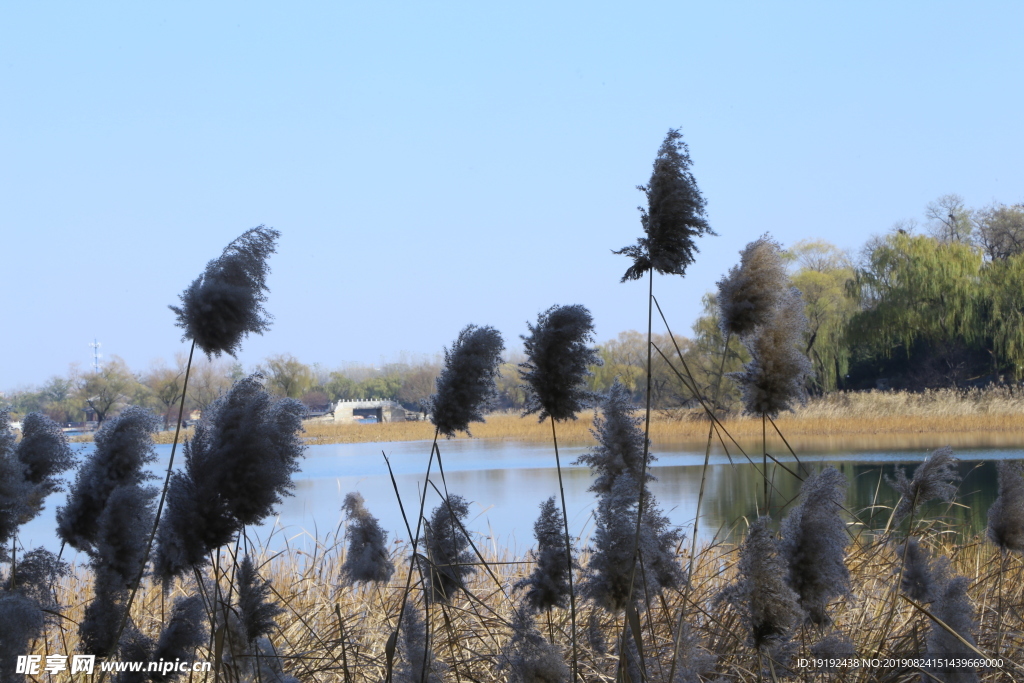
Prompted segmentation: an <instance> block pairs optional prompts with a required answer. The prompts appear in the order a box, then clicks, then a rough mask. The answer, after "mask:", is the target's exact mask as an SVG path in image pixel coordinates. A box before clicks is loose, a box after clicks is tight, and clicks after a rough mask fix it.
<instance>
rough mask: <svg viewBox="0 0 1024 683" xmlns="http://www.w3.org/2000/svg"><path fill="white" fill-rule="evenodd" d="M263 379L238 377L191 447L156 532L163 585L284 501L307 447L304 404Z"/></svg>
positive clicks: (157, 565) (174, 478) (199, 428)
mask: <svg viewBox="0 0 1024 683" xmlns="http://www.w3.org/2000/svg"><path fill="white" fill-rule="evenodd" d="M261 380H262V377H261V376H260V375H252V376H250V377H247V378H244V379H240V380H238V381H237V382H235V384H234V386H232V387H231V389H230V391H228V393H227V394H225V395H224V396H222V397H221V398H220V399H218V400H217V401H216V402H214V404H213V405H212V406H211V407H210V409H209V410H208V411H207V414H206V415H204V416H203V419H202V421H201V422H200V423H199V425H197V427H196V432H195V436H194V437H193V438H192V440H191V441H190V442H187V443H186V444H185V470H184V471H183V472H176V473H175V474H174V475H173V476H172V477H171V480H170V485H169V488H168V493H167V510H166V512H165V514H164V515H163V517H162V518H161V520H160V527H159V531H158V534H157V552H156V558H155V560H154V564H155V570H156V573H157V575H158V576H160V577H161V578H162V579H163V580H164V581H165V582H166V581H168V580H169V579H170V578H171V577H173V576H177V575H180V574H181V573H182V572H184V571H185V570H187V569H189V568H191V567H193V566H201V565H202V564H204V563H205V561H206V554H207V553H208V552H209V551H211V550H213V549H215V548H218V547H220V546H221V545H224V544H226V543H228V542H230V541H231V540H232V539H233V538H234V537H235V534H237V533H238V532H239V531H240V530H241V529H242V527H243V526H251V525H255V524H259V523H260V522H261V521H262V520H263V519H264V518H265V517H266V516H268V515H270V514H272V512H273V510H274V507H275V506H276V505H278V504H280V503H281V498H282V497H283V496H288V495H291V489H292V488H293V487H294V485H293V484H292V481H291V475H292V474H293V473H294V472H296V471H298V469H299V465H298V460H299V458H301V457H302V453H303V450H304V449H305V445H304V444H303V443H302V440H301V439H300V438H299V436H298V433H299V432H300V431H301V430H302V416H303V414H304V412H305V409H304V408H303V406H302V404H301V403H299V402H298V401H296V400H294V399H287V398H285V399H274V398H273V397H271V396H270V394H268V393H267V392H266V391H265V390H264V388H263V384H262V382H261Z"/></svg>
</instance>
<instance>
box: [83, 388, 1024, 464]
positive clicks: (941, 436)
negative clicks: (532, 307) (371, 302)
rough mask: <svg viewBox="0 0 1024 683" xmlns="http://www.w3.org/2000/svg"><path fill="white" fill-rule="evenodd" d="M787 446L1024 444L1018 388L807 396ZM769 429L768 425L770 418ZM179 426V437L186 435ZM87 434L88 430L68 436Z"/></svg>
mask: <svg viewBox="0 0 1024 683" xmlns="http://www.w3.org/2000/svg"><path fill="white" fill-rule="evenodd" d="M592 420H593V416H592V415H591V414H590V413H584V414H582V415H581V416H580V419H578V420H576V421H573V422H567V423H562V424H559V425H558V439H559V441H560V442H564V443H566V444H590V443H593V437H592V436H591V434H590V429H591V427H592V426H593V422H592ZM722 424H723V425H724V426H725V428H726V429H727V430H728V431H729V433H730V434H732V435H733V437H734V438H736V439H737V440H739V441H741V442H743V443H751V442H753V441H755V440H759V439H760V438H761V419H760V418H756V417H750V416H734V417H729V418H725V419H723V421H722ZM776 424H777V425H778V426H779V429H781V430H782V432H783V433H784V434H785V435H786V438H787V439H788V440H789V442H790V444H792V445H793V446H794V448H801V449H803V450H837V449H869V448H871V449H876V448H933V447H934V446H935V444H937V443H941V444H943V445H946V444H948V445H950V446H953V447H954V448H969V447H977V448H996V447H1010V446H1024V394H1022V393H1021V392H1019V391H1016V392H1011V390H1010V389H1009V388H1006V387H998V388H988V389H983V390H982V389H972V390H969V391H958V390H954V389H941V390H936V391H925V392H923V393H920V394H912V393H908V392H897V391H868V392H835V393H832V394H829V395H827V396H823V397H816V398H812V399H810V400H809V401H808V402H807V404H806V405H805V406H803V407H801V408H799V409H798V410H797V411H795V412H792V413H784V414H783V415H781V416H779V418H778V420H776ZM304 426H305V430H306V434H305V437H306V440H307V441H308V442H309V443H313V444H328V443H375V442H385V441H429V440H431V439H433V438H434V427H433V425H432V424H431V423H430V422H387V423H383V424H333V423H330V422H315V421H308V422H306V423H305V425H304ZM769 430H770V431H771V427H770V426H769ZM193 431H194V430H192V429H183V430H182V432H181V440H184V439H187V438H191V436H192V434H193ZM707 435H708V425H707V421H706V418H705V417H704V413H703V412H702V411H699V410H670V411H655V412H654V414H653V419H652V421H651V439H652V440H653V441H654V442H655V443H670V444H703V443H704V442H705V440H706V439H707ZM458 438H460V439H465V438H478V439H504V440H509V441H540V442H547V441H550V440H551V426H550V425H549V424H548V423H547V422H544V423H538V422H537V419H536V417H534V416H528V417H520V415H519V413H515V412H502V413H492V414H490V415H488V416H487V421H486V422H484V423H481V424H476V425H474V426H473V436H472V437H467V436H466V435H464V434H463V435H459V437H458ZM173 439H174V431H173V430H172V431H165V432H159V433H157V434H156V435H155V437H154V440H155V441H156V443H160V444H169V443H171V442H172V441H173ZM71 440H72V441H91V440H92V436H91V435H82V436H76V437H72V438H71Z"/></svg>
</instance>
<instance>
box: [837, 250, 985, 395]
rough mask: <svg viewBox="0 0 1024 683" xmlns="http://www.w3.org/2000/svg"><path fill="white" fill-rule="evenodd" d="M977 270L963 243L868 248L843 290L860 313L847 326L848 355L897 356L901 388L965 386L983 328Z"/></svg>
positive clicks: (974, 254) (978, 260) (973, 253)
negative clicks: (851, 347)
mask: <svg viewBox="0 0 1024 683" xmlns="http://www.w3.org/2000/svg"><path fill="white" fill-rule="evenodd" d="M982 264H983V257H982V252H981V249H980V248H978V247H976V246H974V245H972V244H968V243H966V242H963V241H942V240H939V239H937V238H934V237H927V236H923V235H909V234H906V233H902V232H893V233H889V234H888V235H886V236H885V237H883V238H880V239H878V240H876V241H874V242H873V243H872V244H871V245H870V249H869V251H868V253H867V254H866V258H865V263H864V265H863V266H862V267H861V268H858V269H857V272H856V275H855V277H854V279H853V280H852V281H851V285H850V293H851V294H852V295H854V296H855V297H856V298H857V300H858V302H859V304H860V308H861V310H860V312H858V313H857V314H855V315H854V316H852V317H851V318H850V322H849V325H848V339H849V341H850V343H851V344H853V345H855V346H856V347H857V348H856V349H855V351H856V352H857V353H858V354H859V355H860V356H861V357H862V359H871V358H876V359H891V358H893V356H894V354H900V355H902V356H903V358H904V361H903V363H902V365H901V368H902V369H900V370H899V372H902V374H903V375H904V376H905V377H906V378H907V379H908V381H910V382H911V384H909V385H908V386H938V385H948V384H958V383H960V382H962V381H965V380H967V379H969V378H970V377H971V376H972V372H971V370H972V367H971V366H972V364H973V363H974V361H973V360H972V358H971V353H972V351H977V350H978V349H981V348H983V347H984V346H985V334H986V328H987V327H988V326H987V325H986V324H985V322H984V320H983V318H982V314H983V312H984V308H985V306H984V299H983V297H982V294H983V291H982V288H981V274H982ZM907 361H910V363H909V365H908V363H907ZM876 367H881V365H879V364H877V363H876ZM911 367H913V368H915V369H914V372H913V373H911V372H910V369H911ZM912 374H913V375H915V376H914V377H911V375H912Z"/></svg>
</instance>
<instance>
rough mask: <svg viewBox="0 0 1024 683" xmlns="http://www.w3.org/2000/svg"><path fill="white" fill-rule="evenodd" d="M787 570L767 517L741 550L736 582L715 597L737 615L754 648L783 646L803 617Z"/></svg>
mask: <svg viewBox="0 0 1024 683" xmlns="http://www.w3.org/2000/svg"><path fill="white" fill-rule="evenodd" d="M787 569H788V567H787V566H786V561H785V558H784V557H782V555H781V553H780V552H779V548H778V544H777V543H776V541H775V539H774V538H773V537H772V534H771V532H770V531H769V530H768V520H767V518H764V517H762V518H760V519H758V520H757V521H756V522H754V523H753V524H751V525H750V529H749V531H748V532H747V538H746V539H745V540H744V541H743V545H742V546H741V547H740V561H739V575H738V577H737V579H736V581H735V582H734V583H732V584H731V585H729V586H728V587H726V588H725V589H724V590H723V591H722V592H721V593H720V594H719V596H718V600H720V601H725V602H727V603H729V604H730V605H732V606H733V608H734V609H735V610H736V611H737V612H738V613H739V615H740V618H741V620H742V622H743V624H744V627H745V628H746V631H747V635H748V639H749V642H750V644H751V645H752V646H754V647H755V648H757V649H774V648H775V647H777V646H778V645H781V644H783V643H784V641H787V640H789V636H790V632H791V630H792V629H793V627H794V626H796V625H798V624H799V623H800V621H802V620H803V618H804V611H803V609H801V607H800V596H799V595H798V594H797V593H796V591H794V590H793V589H792V588H790V587H789V585H788V584H787V583H786V578H785V577H786V575H787V573H788V572H787Z"/></svg>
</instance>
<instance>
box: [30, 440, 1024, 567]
mask: <svg viewBox="0 0 1024 683" xmlns="http://www.w3.org/2000/svg"><path fill="white" fill-rule="evenodd" d="M74 447H75V448H77V449H79V450H80V452H82V453H85V452H87V451H88V450H89V449H91V448H92V444H82V445H76V446H74ZM156 448H157V454H158V456H159V457H158V460H157V462H156V463H155V464H154V466H153V468H152V469H153V471H154V472H156V473H158V474H159V476H160V481H161V482H162V480H163V472H164V471H166V468H167V459H168V458H169V456H170V446H169V445H161V446H157V447H156ZM440 450H441V456H442V462H443V465H444V473H445V481H446V483H447V488H448V491H449V493H452V494H455V493H457V494H459V495H461V496H463V497H464V498H466V500H467V501H469V502H470V517H469V521H468V522H467V527H468V528H469V529H470V530H471V531H472V532H474V533H475V534H477V538H476V540H477V542H478V544H483V545H486V546H488V547H491V548H496V549H503V548H504V549H508V550H510V551H511V552H513V553H515V554H517V555H521V554H523V553H525V551H526V550H527V549H529V548H530V547H531V546H532V545H533V543H534V540H533V522H534V520H535V519H536V517H537V514H538V506H539V505H540V503H541V502H542V501H543V500H545V499H546V498H548V497H549V496H552V495H554V496H557V495H558V475H557V472H556V470H555V462H554V451H553V449H552V447H551V446H550V444H539V443H517V442H508V441H487V440H471V439H459V440H454V441H442V442H440ZM652 450H653V452H654V453H655V454H656V456H657V458H658V460H657V462H656V463H655V466H654V467H653V468H652V470H651V472H652V474H654V476H656V477H657V478H658V481H657V482H654V483H653V484H652V485H651V486H650V490H651V491H652V492H653V493H654V495H655V496H656V497H657V500H658V503H659V505H660V506H661V508H662V510H663V511H664V513H665V514H666V515H667V516H668V517H669V519H670V520H671V521H672V523H673V524H676V525H679V526H680V527H682V528H683V529H684V531H685V532H686V533H687V534H689V532H690V530H692V525H693V518H694V514H695V511H696V506H697V496H698V492H699V491H700V480H701V470H702V465H703V462H704V452H703V449H700V451H699V452H698V451H697V450H693V449H690V450H688V448H687V447H684V446H671V445H667V444H656V445H655V447H654V448H653V449H652ZM586 451H587V447H580V446H575V447H572V446H571V447H562V448H560V449H559V453H560V456H561V461H562V469H563V479H564V483H565V493H566V503H567V508H568V513H569V528H570V532H571V533H572V534H574V535H578V536H581V537H582V538H584V539H586V538H587V537H588V536H589V535H590V533H591V532H592V531H593V521H592V518H591V513H592V511H593V509H594V503H595V499H594V494H593V493H590V492H588V491H587V488H588V487H589V486H590V483H591V477H590V471H589V469H587V468H586V467H573V466H571V465H570V463H572V462H573V461H574V460H575V459H576V458H577V457H578V456H580V455H581V454H583V453H585V452H586ZM748 452H750V450H748ZM928 453H929V451H924V450H903V451H899V450H888V451H881V450H880V451H867V452H865V451H858V452H842V451H838V452H832V453H816V454H815V453H810V454H806V455H804V454H801V455H800V461H801V463H803V465H804V467H805V468H806V469H807V470H809V471H819V470H820V469H822V468H823V467H825V466H826V465H827V464H834V465H836V466H837V467H839V468H840V469H841V470H842V471H843V473H844V474H845V475H846V476H847V479H848V480H849V481H850V482H851V485H850V489H849V492H848V495H847V508H848V509H850V510H853V511H856V510H861V509H863V508H866V507H867V506H868V505H870V504H871V501H872V499H873V497H874V496H875V495H876V492H877V497H878V501H879V502H880V503H882V504H889V505H891V504H892V503H894V502H895V499H896V497H895V496H894V495H893V494H892V491H891V489H890V488H889V487H888V485H886V484H885V483H884V482H881V483H880V476H881V475H882V474H883V473H884V474H887V475H889V476H892V474H893V472H894V470H895V468H896V467H897V466H898V465H900V464H905V465H907V474H908V476H909V475H910V474H912V472H913V467H914V466H915V465H916V463H919V462H920V461H921V460H923V459H924V458H925V457H926V456H927V455H928ZM383 454H386V455H387V457H388V459H389V460H390V462H391V467H392V469H393V471H394V475H395V481H396V483H397V487H398V492H399V494H400V495H401V498H402V504H403V505H404V507H405V511H406V513H407V514H408V515H409V520H410V524H412V525H413V527H415V517H414V516H415V514H416V510H418V497H417V496H418V493H419V491H420V489H421V488H422V486H423V474H424V471H425V468H426V463H427V459H428V456H429V454H430V442H424V441H410V442H396V443H366V444H328V445H311V446H309V447H308V448H307V450H306V457H305V459H304V460H303V462H302V471H301V472H300V473H298V474H297V475H296V476H295V479H294V481H295V489H294V491H293V492H294V494H295V495H294V496H293V497H288V498H286V499H285V500H284V503H283V504H282V505H281V506H280V508H279V515H278V517H277V518H275V519H272V520H270V521H268V523H267V524H265V525H264V526H263V527H261V528H259V529H255V530H250V538H254V537H258V538H259V539H261V542H263V543H265V544H267V545H269V547H271V548H272V549H275V550H276V549H281V548H283V547H284V546H285V545H286V544H287V545H289V546H291V547H303V548H305V549H307V550H310V549H312V547H313V540H312V539H313V538H314V537H318V538H320V539H321V540H324V539H325V538H327V537H328V536H330V537H331V538H332V540H333V536H334V534H335V533H337V531H338V529H339V526H340V525H341V524H342V522H343V515H342V514H341V512H340V509H341V503H342V500H343V499H344V497H345V494H346V493H348V492H349V491H359V492H360V493H361V494H362V495H363V497H364V498H365V499H366V506H367V508H368V509H369V510H370V512H371V513H372V514H373V515H374V516H376V517H377V518H379V519H380V521H381V524H382V525H383V526H384V528H385V529H386V530H388V532H389V533H390V534H391V535H392V537H395V536H397V537H398V538H401V539H406V540H407V539H408V533H407V531H406V528H405V523H404V522H403V520H402V515H401V513H400V511H399V505H398V502H397V500H396V497H395V489H394V487H393V485H392V481H391V478H390V476H389V474H388V468H387V465H386V464H385V460H384V455H383ZM956 456H957V457H958V458H959V459H960V460H961V461H962V462H961V466H960V472H961V475H962V476H963V481H962V482H961V484H960V496H959V497H958V499H957V502H959V503H961V504H963V505H966V506H967V508H961V507H958V506H954V507H950V506H948V505H946V504H941V505H932V506H930V507H929V508H928V509H927V514H928V515H933V516H934V515H946V516H947V517H951V518H955V519H957V520H959V521H963V522H966V523H967V524H969V525H971V527H972V528H974V529H975V530H983V529H984V527H985V524H986V513H987V511H988V508H989V506H990V505H991V504H992V501H993V500H994V499H995V496H996V470H995V464H994V461H996V460H1004V459H1022V458H1024V451H1022V450H1009V449H973V450H971V449H962V450H959V451H956ZM175 457H176V460H177V464H176V467H177V466H178V465H180V463H181V450H180V448H179V450H178V454H177V455H176V456H175ZM777 457H779V456H777ZM755 459H756V461H757V463H758V464H760V455H758V456H756V458H755ZM779 459H780V461H782V462H785V463H787V465H788V466H789V467H790V468H791V469H795V468H796V464H795V462H794V461H793V458H792V457H786V458H782V457H779ZM733 462H734V463H735V464H730V463H729V459H728V458H727V457H726V456H725V455H724V454H722V453H713V454H712V456H711V462H710V464H711V467H710V468H709V470H708V475H707V483H706V485H705V498H704V504H703V511H702V520H701V528H700V536H701V538H702V539H704V540H710V539H712V538H713V537H714V536H716V535H718V536H719V537H727V536H729V535H730V525H733V524H734V523H736V522H737V521H738V520H739V521H740V524H742V518H743V517H744V516H746V517H747V518H752V517H753V516H755V515H756V504H755V501H756V500H758V499H759V496H760V492H761V491H762V486H763V484H762V482H761V478H760V475H759V473H758V472H757V471H756V470H755V469H754V468H753V467H752V466H751V465H750V464H749V463H747V462H746V460H745V459H743V456H739V457H738V458H737V457H736V456H735V455H734V456H733ZM769 466H771V465H770V464H769ZM431 479H432V480H433V481H434V482H435V483H436V485H437V486H438V487H439V488H441V489H442V490H444V486H443V483H442V481H441V478H440V476H439V474H438V471H437V468H436V463H435V466H434V468H433V470H432V473H431ZM775 486H776V488H777V489H778V490H779V492H780V495H779V496H777V497H776V496H775V495H774V494H773V514H775V516H776V517H778V514H777V512H778V511H777V509H775V506H776V505H777V504H778V503H777V499H786V500H788V499H792V498H793V497H795V496H796V495H797V493H798V492H799V482H798V481H796V480H795V478H794V477H792V476H791V475H789V474H787V473H786V472H785V471H783V470H782V469H781V468H780V469H778V470H777V472H776V475H775ZM63 498H64V494H55V495H53V496H51V497H50V498H49V499H47V501H46V510H45V511H44V512H43V514H42V515H40V517H39V518H37V519H36V520H33V521H32V522H30V523H29V524H27V525H26V526H24V527H22V530H21V534H20V541H21V543H22V545H23V546H24V547H26V548H31V547H35V546H37V545H45V546H46V547H48V548H50V549H52V550H57V549H58V548H59V545H60V544H59V542H58V541H57V540H56V537H55V536H54V533H53V529H54V526H55V524H54V511H55V509H56V508H57V507H58V506H59V505H61V504H63ZM439 502H440V498H439V497H438V495H437V494H436V493H435V492H434V491H433V490H430V491H429V495H428V497H427V514H428V515H429V512H430V510H431V509H433V507H434V506H436V505H437V504H438V503H439ZM862 519H864V520H865V521H868V520H869V516H868V515H867V514H864V515H863V517H862ZM886 519H887V514H886V513H884V512H877V513H876V515H875V517H874V519H871V520H870V521H871V522H872V526H873V527H875V528H880V527H884V525H885V521H886ZM267 539H269V541H268V540H267ZM65 556H66V557H69V559H75V554H74V553H72V554H71V555H70V556H68V555H67V553H65ZM77 559H78V561H80V562H82V561H84V560H85V558H84V557H78V558H77Z"/></svg>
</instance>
